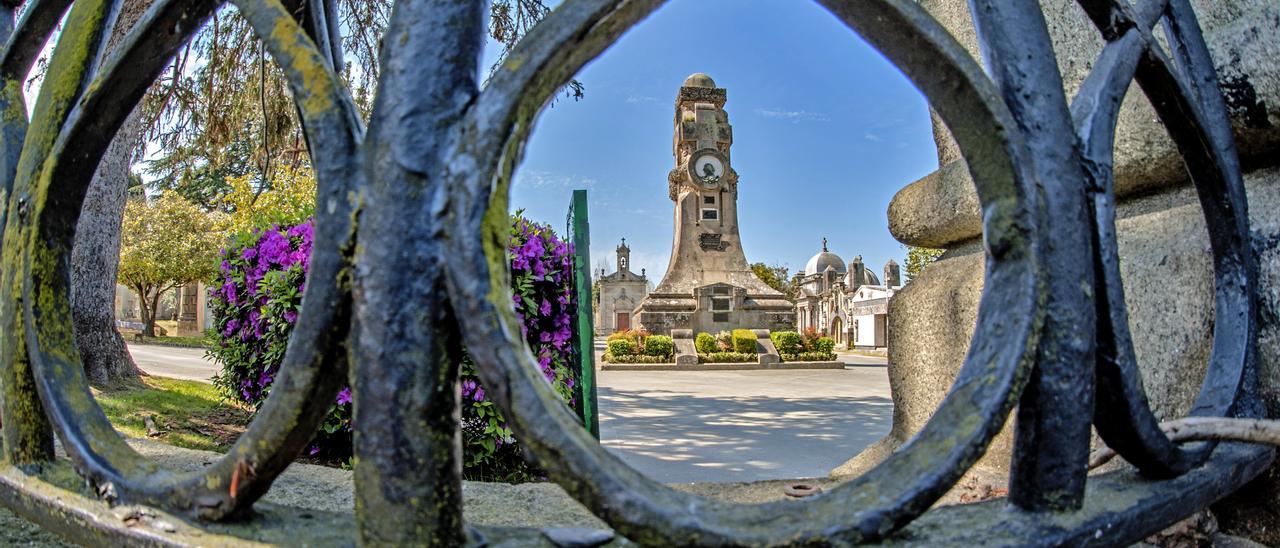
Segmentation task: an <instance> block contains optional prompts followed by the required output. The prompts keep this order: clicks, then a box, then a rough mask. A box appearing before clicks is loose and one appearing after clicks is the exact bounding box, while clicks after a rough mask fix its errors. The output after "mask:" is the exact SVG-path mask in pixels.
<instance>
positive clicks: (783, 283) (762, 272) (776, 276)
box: [751, 263, 796, 301]
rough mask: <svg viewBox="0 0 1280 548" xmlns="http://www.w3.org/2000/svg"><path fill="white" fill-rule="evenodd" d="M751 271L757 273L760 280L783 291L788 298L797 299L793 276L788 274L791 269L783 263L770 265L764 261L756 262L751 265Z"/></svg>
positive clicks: (790, 299)
mask: <svg viewBox="0 0 1280 548" xmlns="http://www.w3.org/2000/svg"><path fill="white" fill-rule="evenodd" d="M751 271H752V272H754V273H755V275H756V277H757V278H760V281H762V282H764V283H765V285H767V286H769V287H772V288H774V289H776V290H778V291H781V292H782V294H783V295H786V297H787V300H789V301H795V300H796V287H795V285H794V284H793V283H792V281H793V280H792V278H791V277H790V276H788V273H789V269H788V268H787V267H785V266H783V265H780V264H775V265H773V266H769V265H767V264H764V263H755V264H752V265H751Z"/></svg>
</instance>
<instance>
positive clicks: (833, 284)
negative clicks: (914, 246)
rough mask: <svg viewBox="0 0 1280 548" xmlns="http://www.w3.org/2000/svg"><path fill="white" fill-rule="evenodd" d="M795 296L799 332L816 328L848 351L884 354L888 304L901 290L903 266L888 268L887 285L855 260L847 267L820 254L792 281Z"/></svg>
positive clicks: (829, 254) (836, 258)
mask: <svg viewBox="0 0 1280 548" xmlns="http://www.w3.org/2000/svg"><path fill="white" fill-rule="evenodd" d="M792 283H794V284H795V286H796V288H797V291H796V330H797V331H801V332H803V331H805V330H807V329H809V328H813V329H814V330H816V331H818V332H819V333H821V334H823V335H826V336H828V337H831V338H832V339H835V341H836V345H837V346H839V347H843V348H862V349H875V348H884V347H885V345H886V341H887V337H886V335H887V333H886V331H885V326H886V323H885V320H886V319H887V318H888V314H889V299H891V298H893V294H894V293H895V292H897V291H898V290H899V289H901V288H902V277H901V271H900V269H899V268H898V263H897V262H895V261H894V260H893V259H890V260H889V262H888V263H887V264H885V265H884V282H883V283H881V281H880V278H878V277H876V274H875V273H874V272H872V271H871V270H869V269H867V268H866V266H865V265H864V264H863V263H862V256H861V255H859V256H857V257H854V259H853V262H850V263H848V264H847V265H846V264H845V262H844V259H842V258H840V256H839V255H836V254H835V253H832V252H831V251H829V250H827V240H826V238H823V239H822V251H819V252H818V253H817V254H815V255H814V256H813V257H811V258H810V259H809V262H808V263H805V266H804V271H803V272H797V273H796V275H795V278H794V279H793V280H792Z"/></svg>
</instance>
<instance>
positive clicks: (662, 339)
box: [644, 335, 676, 358]
mask: <svg viewBox="0 0 1280 548" xmlns="http://www.w3.org/2000/svg"><path fill="white" fill-rule="evenodd" d="M675 353H676V342H675V341H674V340H672V339H671V337H668V336H666V335H650V336H649V338H647V339H645V340H644V354H645V355H646V356H657V357H662V358H670V357H671V356H674V355H675Z"/></svg>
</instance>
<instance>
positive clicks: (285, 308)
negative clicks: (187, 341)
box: [209, 220, 351, 456]
mask: <svg viewBox="0 0 1280 548" xmlns="http://www.w3.org/2000/svg"><path fill="white" fill-rule="evenodd" d="M312 238H313V234H312V223H311V221H309V220H308V221H306V222H304V223H302V224H299V225H296V226H292V227H281V226H279V225H272V226H271V227H270V228H267V229H254V230H252V231H250V232H248V233H242V234H237V235H235V236H234V237H232V239H231V242H229V243H228V245H227V247H226V248H224V249H223V250H222V253H221V255H222V263H221V265H220V267H219V269H218V276H217V279H216V283H214V284H211V289H210V290H209V308H210V309H211V311H212V313H213V318H214V329H216V330H217V333H218V338H217V341H216V344H215V345H214V346H213V347H212V348H210V350H209V355H210V357H211V358H213V359H214V361H216V362H217V363H218V364H220V366H221V368H220V371H219V373H218V374H217V376H215V377H214V384H215V385H217V387H218V388H219V389H220V391H221V392H222V393H223V395H224V396H225V397H227V398H229V399H231V400H234V401H238V402H240V403H243V404H246V405H248V406H250V407H252V408H253V409H255V410H256V409H257V408H258V407H259V406H261V405H262V403H263V402H265V401H266V399H267V396H268V395H270V393H271V384H272V382H273V381H274V380H275V378H276V375H277V373H278V372H279V369H280V364H281V363H283V361H284V353H285V348H286V347H287V346H288V344H289V334H290V333H292V332H293V324H294V323H295V322H297V321H298V311H299V309H300V308H301V307H302V292H303V291H304V290H305V289H306V278H307V271H308V267H309V266H310V262H311V244H312ZM350 421H351V391H350V390H347V389H343V391H342V392H341V393H340V394H338V397H337V399H336V400H335V401H334V403H333V408H332V409H331V410H330V412H329V415H328V417H327V418H326V419H325V422H324V424H323V426H322V427H321V431H320V433H319V434H317V435H316V439H315V442H314V443H313V445H312V449H311V452H312V454H317V453H320V452H322V451H323V452H325V453H327V454H331V455H334V456H344V455H346V454H349V453H350V452H351V426H350Z"/></svg>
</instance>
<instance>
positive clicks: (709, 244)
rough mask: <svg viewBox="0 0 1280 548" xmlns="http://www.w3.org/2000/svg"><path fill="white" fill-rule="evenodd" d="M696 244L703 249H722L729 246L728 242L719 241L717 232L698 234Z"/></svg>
mask: <svg viewBox="0 0 1280 548" xmlns="http://www.w3.org/2000/svg"><path fill="white" fill-rule="evenodd" d="M698 246H700V247H701V248H702V250H703V251H724V250H725V249H728V248H729V244H727V243H725V242H722V241H720V235H719V234H699V235H698Z"/></svg>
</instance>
